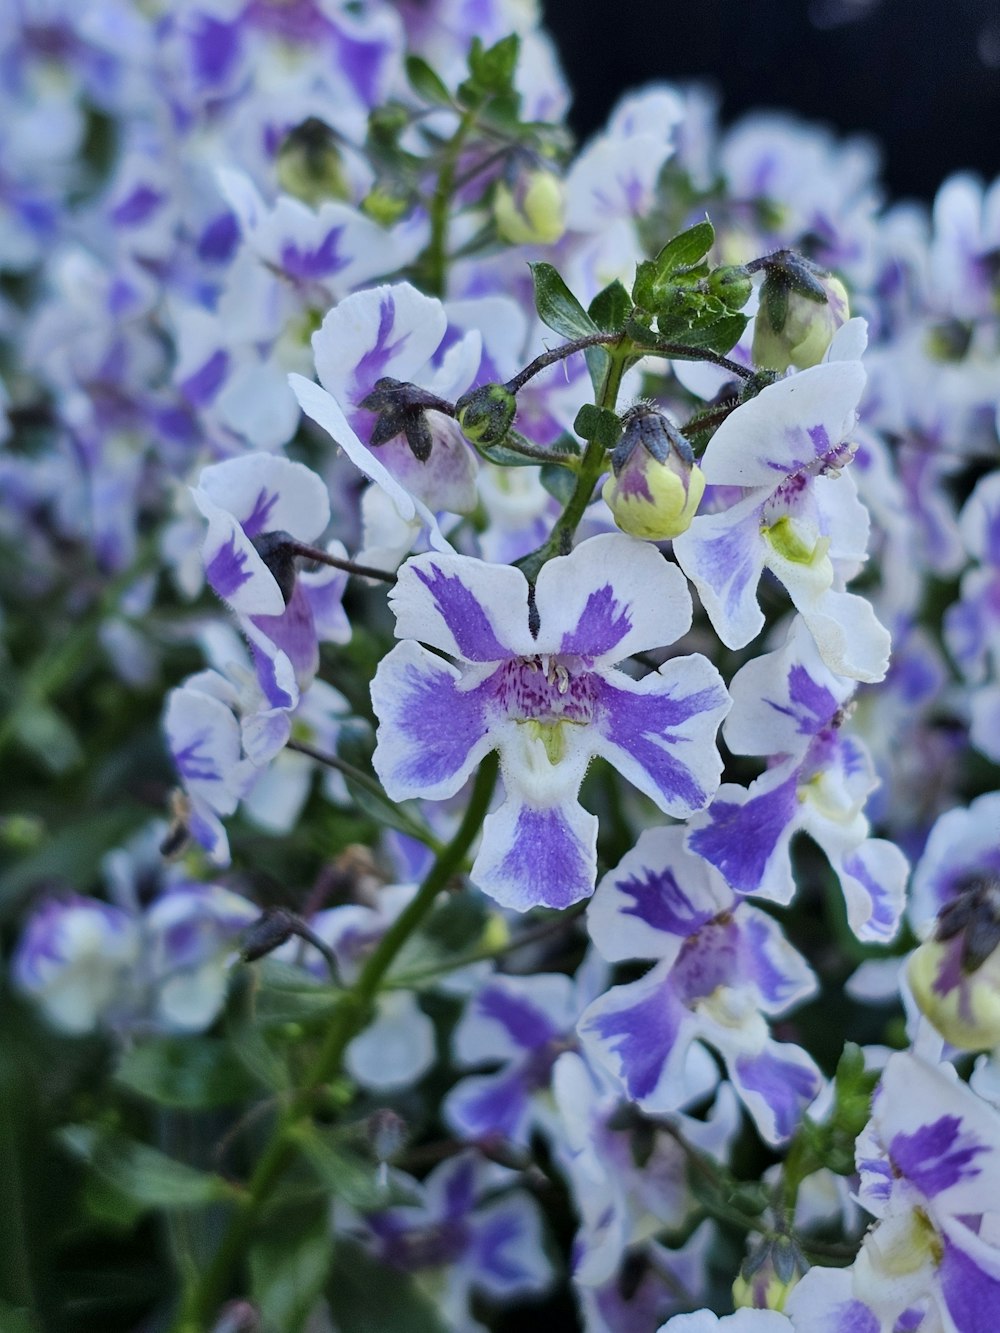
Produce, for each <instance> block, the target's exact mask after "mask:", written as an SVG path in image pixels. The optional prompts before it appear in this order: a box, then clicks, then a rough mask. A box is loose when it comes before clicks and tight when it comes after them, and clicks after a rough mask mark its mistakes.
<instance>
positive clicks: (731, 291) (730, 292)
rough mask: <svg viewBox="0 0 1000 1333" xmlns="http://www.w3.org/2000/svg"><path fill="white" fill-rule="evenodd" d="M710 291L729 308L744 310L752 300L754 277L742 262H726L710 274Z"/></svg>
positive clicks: (711, 294) (710, 293)
mask: <svg viewBox="0 0 1000 1333" xmlns="http://www.w3.org/2000/svg"><path fill="white" fill-rule="evenodd" d="M708 291H709V295H710V296H716V297H718V299H719V300H720V301H721V302H722V304H723V305H724V306H725V307H726V309H727V310H742V309H743V307H744V306H745V305H746V303H747V302H748V301H749V300H750V293H751V292H752V291H753V279H752V278H751V277H750V273H749V271H748V270H747V269H746V268H744V266H743V265H742V264H725V265H723V266H722V267H721V268H715V269H713V270H712V272H711V273H710V274H709V275H708Z"/></svg>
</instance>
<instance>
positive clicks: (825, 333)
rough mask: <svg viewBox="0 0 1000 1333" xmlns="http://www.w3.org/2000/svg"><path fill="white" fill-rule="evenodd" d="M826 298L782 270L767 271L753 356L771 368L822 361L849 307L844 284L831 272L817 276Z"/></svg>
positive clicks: (845, 317) (759, 362)
mask: <svg viewBox="0 0 1000 1333" xmlns="http://www.w3.org/2000/svg"><path fill="white" fill-rule="evenodd" d="M816 282H817V286H818V287H820V288H822V290H823V292H824V294H825V296H826V300H825V301H824V300H822V299H820V298H818V297H817V296H815V295H811V294H810V295H807V294H805V292H803V291H802V290H799V289H797V288H795V287H791V286H789V285H788V284H787V283H786V282H785V279H784V278H783V277H782V275H781V274H780V273H776V274H768V276H767V278H766V279H765V281H764V286H763V287H762V288H761V300H760V308H759V310H758V311H757V319H756V321H755V323H754V334H753V360H754V364H755V365H758V366H766V367H767V368H768V369H770V370H787V369H788V367H789V366H795V367H796V369H797V370H806V369H808V367H809V366H816V365H818V364H819V363H820V361H822V359H823V356H824V354H825V353H826V350H827V348H828V347H829V346H830V342H831V341H832V339H833V335H834V334H835V333H836V332H837V330H838V329H839V328H840V326H841V325H842V324H844V323H846V322H847V320H848V318H849V317H850V310H849V308H848V303H847V291H846V290H845V288H844V284H843V283H842V282H841V281H840V280H839V279H838V278H834V277H831V276H829V275H825V276H821V277H818V278H817V279H816Z"/></svg>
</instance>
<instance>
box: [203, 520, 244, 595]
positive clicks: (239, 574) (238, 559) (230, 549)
mask: <svg viewBox="0 0 1000 1333" xmlns="http://www.w3.org/2000/svg"><path fill="white" fill-rule="evenodd" d="M247 559H248V556H247V553H246V551H240V550H237V548H236V534H235V533H233V534H232V535H231V536H230V538H229V541H228V542H226V544H225V546H220V547H219V549H218V550H217V551H216V553H215V555H213V556H212V559H211V560H210V561H209V562H208V566H207V568H206V569H205V577H206V578H207V579H208V582H209V586H210V587H211V588H212V589H213V591H214V592H215V593H216V594H217V595H218V596H219V597H221V598H222V599H223V600H224V601H228V600H229V598H231V597H232V595H233V593H234V592H236V591H237V589H239V588H242V587H243V585H244V583H246V582H248V580H249V579H250V578H251V577H252V574H251V572H250V571H249V570H248V569H247V568H246V563H247Z"/></svg>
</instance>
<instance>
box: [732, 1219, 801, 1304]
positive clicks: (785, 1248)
mask: <svg viewBox="0 0 1000 1333" xmlns="http://www.w3.org/2000/svg"><path fill="white" fill-rule="evenodd" d="M807 1267H808V1265H807V1264H806V1261H805V1259H804V1258H803V1256H802V1252H801V1250H800V1249H799V1247H798V1246H797V1245H796V1244H795V1242H794V1241H793V1240H792V1239H791V1238H790V1237H788V1236H775V1237H773V1238H771V1239H768V1240H765V1241H762V1242H761V1243H760V1245H758V1246H757V1247H756V1248H755V1249H754V1250H752V1251H751V1253H750V1254H749V1255H748V1256H747V1258H746V1259H745V1260H744V1261H743V1264H742V1267H741V1268H740V1273H739V1277H737V1279H736V1281H735V1282H734V1283H733V1304H734V1305H735V1306H736V1308H737V1310H739V1309H746V1308H749V1309H752V1310H783V1309H784V1308H785V1302H786V1301H787V1300H788V1296H789V1293H790V1292H791V1290H792V1288H793V1287H794V1286H795V1285H796V1283H797V1282H798V1281H799V1278H801V1277H802V1275H803V1274H804V1273H805V1271H806V1269H807Z"/></svg>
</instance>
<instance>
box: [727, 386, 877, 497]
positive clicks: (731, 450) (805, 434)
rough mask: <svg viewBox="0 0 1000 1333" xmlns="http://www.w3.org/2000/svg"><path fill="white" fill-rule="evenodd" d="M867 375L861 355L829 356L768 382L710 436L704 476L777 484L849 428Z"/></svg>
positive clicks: (736, 482) (769, 486)
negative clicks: (838, 358) (840, 358)
mask: <svg viewBox="0 0 1000 1333" xmlns="http://www.w3.org/2000/svg"><path fill="white" fill-rule="evenodd" d="M865 378H866V376H865V372H864V370H863V368H862V366H861V363H860V362H859V361H830V362H827V363H826V364H823V365H818V366H812V367H811V368H810V369H808V370H803V371H800V372H799V373H798V374H796V375H791V376H789V377H787V378H786V379H783V380H779V381H778V382H777V383H776V384H771V385H768V387H767V388H766V389H763V390H761V392H760V393H759V394H757V396H756V397H755V398H751V399H750V400H749V401H748V402H745V403H742V404H741V405H740V406H739V407H738V408H737V409H736V411H735V412H732V413H730V415H729V416H728V417H727V418H726V419H725V421H724V422H723V423H722V425H721V426H720V427H719V429H718V430H717V431H716V432H715V434H714V435H713V436H712V438H711V440H709V442H708V447H707V449H706V450H705V453H704V456H703V457H702V459H701V470H702V471H703V472H704V474H705V480H706V481H707V482H708V483H709V484H710V485H713V486H718V485H723V486H752V487H758V486H760V487H765V486H766V487H767V489H768V490H769V491H773V490H775V489H776V488H777V486H778V485H779V484H780V483H781V482H783V481H784V480H785V478H786V477H789V476H791V475H792V474H793V473H796V472H800V471H802V470H803V469H804V468H808V467H809V466H810V465H812V464H815V462H816V460H817V459H820V458H822V457H823V455H824V454H827V453H829V451H830V450H831V449H832V448H833V447H834V446H836V445H837V444H839V443H840V442H841V441H842V440H843V439H844V438H845V437H846V436H847V435H848V434H849V433H850V431H851V430H852V428H853V427H854V424H855V421H856V419H857V407H858V403H859V401H860V399H861V393H862V390H863V389H864V387H865Z"/></svg>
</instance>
